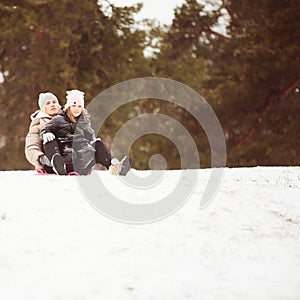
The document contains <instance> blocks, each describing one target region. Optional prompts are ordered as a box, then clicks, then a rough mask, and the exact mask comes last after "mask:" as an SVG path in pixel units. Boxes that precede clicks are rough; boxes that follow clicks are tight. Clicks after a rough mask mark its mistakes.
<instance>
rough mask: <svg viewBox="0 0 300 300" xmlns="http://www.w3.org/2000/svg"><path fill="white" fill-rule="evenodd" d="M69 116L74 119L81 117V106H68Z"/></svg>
mask: <svg viewBox="0 0 300 300" xmlns="http://www.w3.org/2000/svg"><path fill="white" fill-rule="evenodd" d="M70 111H71V114H72V115H73V116H74V117H75V118H76V117H78V116H80V115H81V113H82V111H83V108H82V106H81V105H78V104H75V105H72V106H70Z"/></svg>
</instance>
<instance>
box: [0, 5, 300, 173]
mask: <svg viewBox="0 0 300 300" xmlns="http://www.w3.org/2000/svg"><path fill="white" fill-rule="evenodd" d="M140 9H141V5H140V4H138V5H135V6H126V7H118V6H115V5H113V4H111V3H109V1H97V0H87V1H80V0H72V1H71V0H61V1H53V0H24V1H18V0H2V1H1V3H0V16H1V18H0V29H1V30H0V74H1V76H0V77H1V83H0V122H1V123H0V169H2V170H8V169H28V168H30V165H29V164H28V162H27V161H26V159H25V157H24V139H25V135H26V133H27V130H28V126H29V123H30V119H29V115H30V114H31V113H32V112H33V111H34V110H35V109H37V108H38V107H37V98H38V94H39V93H40V92H43V91H51V92H53V93H54V94H56V95H57V96H58V97H59V99H60V101H61V103H62V104H64V102H65V92H66V90H68V89H74V88H78V89H80V90H83V91H85V92H86V96H85V99H86V103H87V104H88V102H89V101H90V100H92V99H93V98H94V97H96V96H97V95H98V94H99V93H101V92H102V91H104V90H106V89H107V88H109V87H111V86H113V85H115V84H117V83H120V82H123V81H125V80H129V79H132V78H139V77H163V78H170V79H173V80H176V81H179V82H181V83H184V84H186V85H187V86H189V87H191V88H193V89H194V90H195V91H197V92H198V93H200V94H201V95H202V96H203V97H204V98H205V99H206V100H207V102H208V103H209V104H210V106H211V107H212V108H213V110H214V111H215V113H216V115H217V117H218V118H219V120H220V123H221V125H222V128H223V131H224V136H225V138H226V144H227V165H228V166H257V165H299V164H300V156H299V149H300V118H299V111H300V110H299V108H300V101H299V100H300V93H299V89H300V44H299V40H300V31H299V28H300V18H299V16H300V2H299V1H297V0H285V1H277V0H260V1H257V0H251V1H250V0H244V1H238V0H223V1H221V2H220V4H219V6H218V7H214V8H211V9H207V6H205V5H203V4H201V3H200V2H198V1H196V0H186V1H185V2H184V3H183V4H182V5H181V6H179V7H177V8H176V9H175V10H174V18H173V21H172V24H171V25H170V26H165V25H160V24H157V22H153V21H151V20H145V21H144V22H143V24H139V25H137V24H136V22H135V19H134V17H135V14H136V13H138V11H139V10H140ZM224 18H226V20H227V23H226V28H224V30H223V32H222V33H220V31H219V30H218V29H217V26H218V24H219V22H220V20H221V19H224ZM147 49H152V50H151V55H145V53H146V50H147ZM191 109H192V108H191ZM150 113H160V114H165V115H169V116H170V117H172V118H174V119H176V120H177V121H178V122H180V123H181V124H182V125H184V127H186V128H187V130H188V132H189V133H190V134H191V136H192V137H193V139H194V141H195V143H196V145H197V149H198V153H199V157H200V161H201V166H202V167H209V166H210V160H211V153H210V147H209V143H208V140H207V137H206V136H205V132H204V131H203V129H202V128H201V126H199V124H198V122H197V121H196V120H195V119H194V118H193V117H192V115H191V113H190V112H188V111H187V110H185V109H183V108H181V107H179V106H176V105H172V104H171V103H169V102H167V103H166V102H164V101H160V100H159V99H140V100H139V101H134V102H131V103H130V104H128V105H126V106H124V107H121V108H120V109H118V110H117V111H115V112H114V113H113V114H112V115H111V116H110V117H109V118H107V120H105V123H104V125H103V127H102V128H101V131H100V132H99V135H101V137H102V138H103V139H104V141H105V142H106V143H107V144H108V145H110V143H111V141H112V139H113V138H114V135H115V133H116V132H117V130H118V129H120V128H121V127H122V125H123V124H124V123H125V122H126V121H128V120H130V119H131V118H133V117H136V116H138V115H140V114H150ZM180 138H181V137H179V139H180ZM130 152H131V153H130V155H131V156H132V158H133V161H134V167H136V168H139V169H147V168H148V167H149V166H148V161H149V158H150V157H151V156H152V155H153V154H156V153H160V154H162V155H163V156H164V157H165V159H166V163H167V167H168V168H169V169H173V168H180V158H179V154H178V149H176V145H174V143H172V141H170V140H168V139H167V138H164V137H163V136H160V135H156V134H149V135H145V136H142V137H140V138H139V139H137V140H136V141H135V142H134V144H133V145H132V148H131V151H130ZM191 167H193V165H191Z"/></svg>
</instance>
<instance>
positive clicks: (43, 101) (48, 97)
mask: <svg viewBox="0 0 300 300" xmlns="http://www.w3.org/2000/svg"><path fill="white" fill-rule="evenodd" d="M53 99H55V100H57V102H58V99H57V97H56V96H55V95H54V94H52V93H49V92H47V93H40V95H39V100H38V104H39V107H40V109H42V108H43V107H44V105H45V104H46V102H47V101H48V100H53Z"/></svg>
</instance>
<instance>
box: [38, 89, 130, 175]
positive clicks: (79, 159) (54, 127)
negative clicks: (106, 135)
mask: <svg viewBox="0 0 300 300" xmlns="http://www.w3.org/2000/svg"><path fill="white" fill-rule="evenodd" d="M42 138H43V144H44V149H45V154H46V155H47V157H48V158H49V159H50V161H51V164H52V165H53V169H54V170H55V172H56V173H57V174H59V175H67V174H68V173H70V172H74V171H75V172H77V173H79V174H80V175H87V174H89V173H90V171H91V169H92V167H93V166H94V165H95V164H96V163H100V164H102V165H103V166H105V167H106V168H107V169H110V171H111V173H112V174H115V175H116V174H119V175H125V174H126V173H127V172H128V171H129V169H130V159H129V157H124V159H123V160H122V161H121V162H120V163H119V162H118V163H117V164H116V165H112V156H111V153H110V152H109V150H108V149H107V148H106V146H105V145H104V143H103V142H102V141H101V139H96V137H95V133H94V130H93V129H92V127H91V122H90V119H89V114H88V113H87V111H86V109H84V92H81V91H79V90H72V91H67V103H66V105H65V107H64V109H63V110H62V111H61V112H60V113H59V114H58V115H57V116H56V117H54V118H53V119H52V120H51V121H50V122H49V123H48V124H47V125H46V126H45V128H44V130H43V131H42ZM114 160H115V159H113V161H114Z"/></svg>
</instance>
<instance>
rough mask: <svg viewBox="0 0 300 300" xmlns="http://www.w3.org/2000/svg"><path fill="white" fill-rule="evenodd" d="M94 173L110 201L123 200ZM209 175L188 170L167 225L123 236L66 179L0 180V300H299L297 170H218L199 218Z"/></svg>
mask: <svg viewBox="0 0 300 300" xmlns="http://www.w3.org/2000/svg"><path fill="white" fill-rule="evenodd" d="M93 172H97V175H98V176H99V177H100V178H101V180H102V181H103V182H104V183H105V185H106V186H107V187H108V188H109V189H114V190H115V191H118V192H119V193H120V194H122V191H125V189H127V188H128V187H125V186H124V183H123V182H122V180H120V178H118V177H115V176H112V175H110V174H109V173H108V172H107V171H93ZM148 172H151V171H136V173H137V174H140V175H141V178H142V177H143V176H145V175H147V174H148ZM152 172H153V171H152ZM178 172H180V171H166V172H165V175H164V178H163V179H162V181H161V182H160V185H159V186H157V187H156V188H155V189H154V190H152V189H149V190H147V189H146V190H144V192H143V193H142V194H138V196H137V197H135V199H134V202H135V203H136V202H138V199H139V197H141V201H145V199H146V200H147V199H148V200H149V201H150V200H151V201H152V202H153V201H154V202H155V201H156V199H158V198H159V197H161V195H164V194H165V193H166V191H168V190H169V189H170V185H171V183H172V182H173V181H174V180H176V174H178ZM186 172H189V170H186ZM191 172H192V171H191ZM208 173H209V170H208V169H203V170H202V169H201V170H199V175H200V176H199V179H198V180H199V184H198V185H197V186H196V187H195V188H194V189H193V192H192V194H191V195H190V197H189V199H188V200H187V202H186V203H185V204H184V205H183V206H182V207H181V208H180V209H178V210H177V211H176V212H175V213H173V214H171V215H170V216H168V217H166V218H164V219H162V220H160V221H158V222H153V223H148V224H143V225H134V224H128V223H122V222H117V221H115V220H113V219H111V218H108V217H106V216H105V215H103V214H102V213H99V212H98V211H97V210H96V209H95V208H94V207H93V206H92V205H91V204H90V203H89V201H87V199H86V198H85V196H84V195H83V194H82V192H81V189H80V186H79V184H78V178H77V177H76V176H36V175H35V172H34V171H2V172H0V188H1V199H0V298H1V299H5V300H29V299H30V300H40V299H43V300H48V299H49V300H56V299H57V300H59V299H68V300H69V299H70V300H76V299H78V300H83V299H88V300H94V299H97V300H98V299H105V300H107V299H109V300H110V299H112V300H161V299H163V300H183V299H192V300H199V299H204V300H209V299H218V300H219V299H223V300H224V299H228V300H235V299H236V300H240V299H243V300H246V299H249V300H250V299H251V300H253V299H262V300H277V299H278V300H297V299H300V167H256V168H226V169H225V172H224V177H223V180H222V184H221V186H220V187H219V190H218V192H217V193H216V196H215V198H214V199H213V201H212V202H211V203H210V204H209V205H208V206H207V207H206V208H204V209H200V208H199V202H200V199H201V193H202V192H203V183H204V182H205V178H206V179H207V176H208ZM174 178H175V179H174ZM176 184H187V182H183V183H182V182H180V181H179V182H178V181H177V182H176ZM115 191H114V193H116V192H115ZM100 192H101V191H100ZM126 193H127V192H124V193H123V196H124V195H125V196H124V197H125V198H126ZM112 195H113V193H112V194H111V195H110V193H107V191H105V192H103V197H104V198H106V200H109V199H110V197H112ZM142 198H143V199H142Z"/></svg>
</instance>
